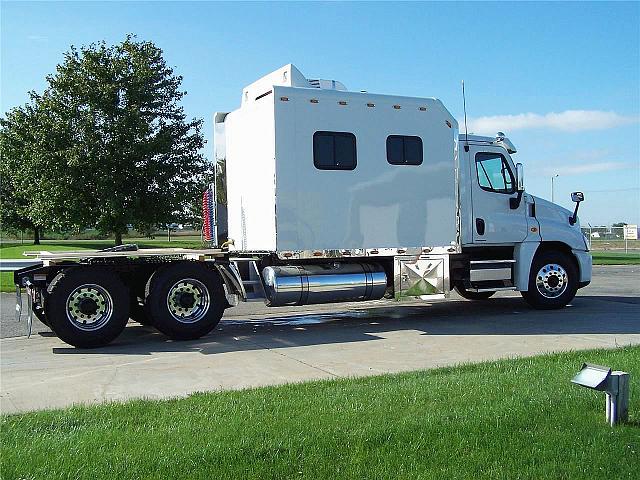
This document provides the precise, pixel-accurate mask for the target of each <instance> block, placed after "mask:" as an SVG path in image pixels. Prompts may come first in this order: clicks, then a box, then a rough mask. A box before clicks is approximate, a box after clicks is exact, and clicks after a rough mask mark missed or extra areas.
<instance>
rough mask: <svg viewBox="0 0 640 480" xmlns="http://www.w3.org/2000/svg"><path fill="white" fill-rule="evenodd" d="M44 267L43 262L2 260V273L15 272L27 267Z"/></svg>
mask: <svg viewBox="0 0 640 480" xmlns="http://www.w3.org/2000/svg"><path fill="white" fill-rule="evenodd" d="M38 265H42V261H41V260H19V259H14V258H8V259H0V272H13V271H15V270H20V269H21V268H25V267H35V266H38Z"/></svg>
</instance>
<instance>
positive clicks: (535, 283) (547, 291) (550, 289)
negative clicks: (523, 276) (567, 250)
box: [520, 252, 578, 310]
mask: <svg viewBox="0 0 640 480" xmlns="http://www.w3.org/2000/svg"><path fill="white" fill-rule="evenodd" d="M577 291H578V269H577V268H576V266H575V264H574V262H573V261H572V259H571V258H570V257H569V256H568V255H566V254H564V253H560V252H545V253H542V254H540V255H536V257H535V259H534V261H533V264H532V265H531V273H530V274H529V290H528V291H526V292H520V293H521V294H522V297H523V298H524V300H525V301H526V302H527V303H528V304H529V305H531V306H532V307H533V308H537V309H539V310H551V309H556V308H562V307H564V306H566V305H567V304H568V303H569V302H570V301H571V300H572V299H573V297H575V295H576V292H577Z"/></svg>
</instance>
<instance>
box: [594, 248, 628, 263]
mask: <svg viewBox="0 0 640 480" xmlns="http://www.w3.org/2000/svg"><path fill="white" fill-rule="evenodd" d="M591 257H592V258H593V264H594V265H639V264H640V253H639V252H634V253H624V252H609V251H601V252H591Z"/></svg>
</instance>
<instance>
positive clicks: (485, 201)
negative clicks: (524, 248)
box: [469, 145, 528, 244]
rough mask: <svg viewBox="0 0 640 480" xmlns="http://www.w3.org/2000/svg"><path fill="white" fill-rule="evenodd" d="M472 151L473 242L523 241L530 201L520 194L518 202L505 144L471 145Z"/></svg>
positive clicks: (510, 161)
mask: <svg viewBox="0 0 640 480" xmlns="http://www.w3.org/2000/svg"><path fill="white" fill-rule="evenodd" d="M469 153H470V158H469V160H470V162H469V163H470V167H471V172H470V178H471V179H472V181H471V183H472V186H471V192H472V197H471V198H472V211H473V243H487V244H514V243H518V242H522V241H523V240H524V239H525V237H526V236H527V233H528V225H527V205H526V201H525V199H524V198H521V201H520V203H519V205H517V207H516V206H515V204H516V203H517V198H518V192H517V187H516V185H517V183H516V174H515V171H516V170H515V167H514V164H513V161H512V160H511V157H510V156H509V154H508V153H507V151H506V150H505V149H503V148H500V147H490V146H482V145H472V146H470V152H469ZM521 195H522V194H521ZM511 199H514V201H513V202H512V201H511ZM514 207H515V208H514Z"/></svg>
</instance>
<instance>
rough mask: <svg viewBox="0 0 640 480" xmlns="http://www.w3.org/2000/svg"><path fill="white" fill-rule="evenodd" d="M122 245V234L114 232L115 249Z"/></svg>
mask: <svg viewBox="0 0 640 480" xmlns="http://www.w3.org/2000/svg"><path fill="white" fill-rule="evenodd" d="M118 245H122V233H120V232H116V247H117V246H118Z"/></svg>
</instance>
